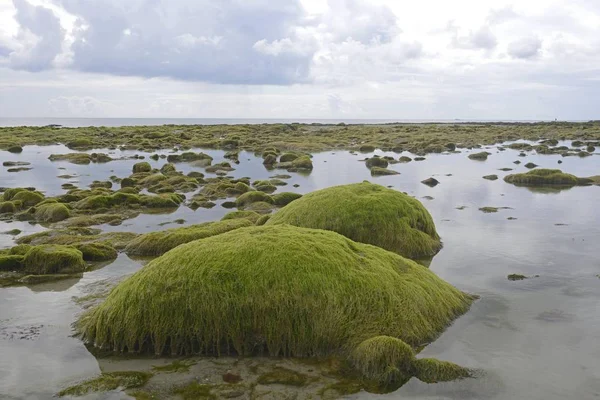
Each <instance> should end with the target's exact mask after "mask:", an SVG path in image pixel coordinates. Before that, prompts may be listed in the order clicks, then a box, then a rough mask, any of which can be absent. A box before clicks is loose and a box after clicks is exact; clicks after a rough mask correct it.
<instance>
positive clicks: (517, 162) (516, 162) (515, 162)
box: [513, 160, 521, 165]
mask: <svg viewBox="0 0 600 400" xmlns="http://www.w3.org/2000/svg"><path fill="white" fill-rule="evenodd" d="M513 164H517V165H519V164H521V161H519V160H517V161H513Z"/></svg>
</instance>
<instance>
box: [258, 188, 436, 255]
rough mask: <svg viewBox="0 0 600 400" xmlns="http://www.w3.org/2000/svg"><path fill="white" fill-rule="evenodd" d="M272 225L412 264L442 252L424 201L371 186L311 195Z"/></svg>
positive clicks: (285, 210)
mask: <svg viewBox="0 0 600 400" xmlns="http://www.w3.org/2000/svg"><path fill="white" fill-rule="evenodd" d="M267 224H268V225H275V224H290V225H295V226H301V227H305V228H315V229H326V230H330V231H334V232H337V233H340V234H342V235H344V236H346V237H348V238H350V239H352V240H354V241H357V242H362V243H368V244H372V245H375V246H379V247H382V248H384V249H386V250H390V251H393V252H396V253H398V254H400V255H402V256H405V257H409V258H422V257H427V256H432V255H434V254H436V253H437V252H438V251H439V250H440V248H441V247H442V245H441V242H440V238H439V236H438V234H437V232H436V230H435V224H434V223H433V219H432V218H431V215H430V214H429V212H428V211H427V210H426V209H425V207H423V205H422V204H421V203H420V202H419V201H418V200H416V199H414V198H412V197H410V196H408V195H405V194H404V193H401V192H398V191H396V190H392V189H388V188H386V187H384V186H381V185H375V184H372V183H369V182H366V181H365V182H362V183H355V184H351V185H342V186H333V187H330V188H327V189H322V190H318V191H316V192H312V193H309V194H306V195H304V196H302V197H301V198H299V199H297V200H295V201H293V202H292V203H290V204H289V205H287V206H285V207H283V208H282V209H281V210H279V211H278V212H277V213H275V214H274V215H273V216H272V217H271V219H269V221H268V222H267Z"/></svg>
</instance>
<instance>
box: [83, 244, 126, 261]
mask: <svg viewBox="0 0 600 400" xmlns="http://www.w3.org/2000/svg"><path fill="white" fill-rule="evenodd" d="M73 247H75V248H76V249H77V250H79V251H81V253H82V254H83V259H84V260H85V261H110V260H114V259H115V258H117V255H118V254H117V250H115V248H114V247H112V246H110V245H109V244H106V243H80V244H76V245H74V246H73Z"/></svg>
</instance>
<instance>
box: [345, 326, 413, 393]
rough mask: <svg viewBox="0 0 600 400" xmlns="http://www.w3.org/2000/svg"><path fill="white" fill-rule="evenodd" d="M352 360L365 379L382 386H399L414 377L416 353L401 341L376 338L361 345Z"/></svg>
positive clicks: (393, 338)
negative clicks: (413, 366)
mask: <svg viewBox="0 0 600 400" xmlns="http://www.w3.org/2000/svg"><path fill="white" fill-rule="evenodd" d="M350 360H351V362H352V364H353V366H354V368H355V369H356V370H357V371H358V372H359V373H360V375H361V376H362V377H363V379H366V380H367V381H372V382H375V383H376V384H378V385H382V386H390V385H396V386H398V385H401V384H403V383H404V382H406V381H408V379H410V378H411V377H412V364H413V362H414V360H415V353H414V351H413V349H412V348H411V347H410V346H409V345H408V344H406V343H405V342H403V341H402V340H400V339H397V338H395V337H390V336H375V337H372V338H369V339H367V340H365V341H363V342H362V343H361V344H359V345H358V346H357V347H356V349H354V351H353V352H352V355H351V357H350Z"/></svg>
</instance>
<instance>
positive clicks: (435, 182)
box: [421, 177, 440, 187]
mask: <svg viewBox="0 0 600 400" xmlns="http://www.w3.org/2000/svg"><path fill="white" fill-rule="evenodd" d="M421 183H422V184H424V185H427V186H429V187H435V186H437V185H439V184H440V181H438V180H437V179H435V178H432V177H430V178H427V179H425V180H422V181H421Z"/></svg>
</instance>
